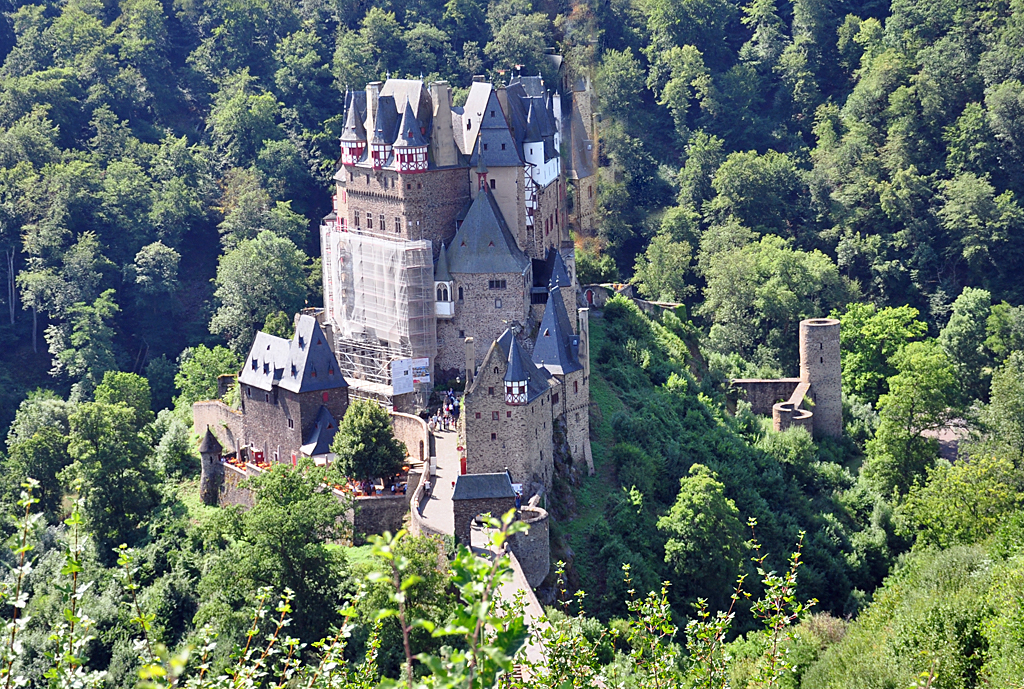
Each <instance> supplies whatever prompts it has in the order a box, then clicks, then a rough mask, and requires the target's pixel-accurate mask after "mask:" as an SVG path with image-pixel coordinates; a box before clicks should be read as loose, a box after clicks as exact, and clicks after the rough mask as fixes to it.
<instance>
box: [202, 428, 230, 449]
mask: <svg viewBox="0 0 1024 689" xmlns="http://www.w3.org/2000/svg"><path fill="white" fill-rule="evenodd" d="M223 449H224V448H223V447H222V446H221V444H220V442H218V440H217V436H215V435H214V434H213V433H212V432H211V431H210V427H209V426H207V427H206V435H204V436H203V440H202V442H201V443H199V454H203V455H219V454H220V452H221V450H223Z"/></svg>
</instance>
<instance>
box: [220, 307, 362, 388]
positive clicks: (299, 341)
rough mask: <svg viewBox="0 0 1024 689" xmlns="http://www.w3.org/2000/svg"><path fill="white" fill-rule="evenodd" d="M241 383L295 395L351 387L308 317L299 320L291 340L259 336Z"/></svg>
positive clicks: (315, 323) (239, 377)
mask: <svg viewBox="0 0 1024 689" xmlns="http://www.w3.org/2000/svg"><path fill="white" fill-rule="evenodd" d="M238 382H239V383H241V384H242V385H251V386H252V387H254V388H259V389H260V390H267V391H270V390H271V389H273V387H274V386H275V385H276V386H278V387H280V388H281V389H284V390H288V391H290V392H296V393H298V392H310V391H316V390H333V389H335V388H343V387H348V383H347V382H345V378H344V377H343V376H342V375H341V368H340V367H339V366H338V360H337V358H335V356H334V352H333V351H331V347H330V344H329V343H328V341H327V336H326V335H324V331H323V330H322V329H321V328H320V324H319V323H318V322H317V320H316V319H315V318H313V317H312V316H307V315H302V316H299V320H298V323H296V326H295V335H293V336H292V339H290V340H286V339H284V338H283V337H276V336H274V335H268V334H267V333H265V332H258V333H256V339H255V340H254V341H253V343H252V347H251V348H250V349H249V355H248V356H247V357H246V359H245V362H244V364H243V365H242V371H241V373H239V374H238Z"/></svg>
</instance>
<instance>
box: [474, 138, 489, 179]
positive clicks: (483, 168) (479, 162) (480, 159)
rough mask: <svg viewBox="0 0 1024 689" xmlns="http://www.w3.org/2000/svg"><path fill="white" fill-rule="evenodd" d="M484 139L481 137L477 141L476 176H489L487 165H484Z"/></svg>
mask: <svg viewBox="0 0 1024 689" xmlns="http://www.w3.org/2000/svg"><path fill="white" fill-rule="evenodd" d="M483 138H484V137H483V136H480V137H479V138H478V139H477V140H476V174H478V175H486V174H487V165H486V164H485V163H484V147H483V143H482V141H483Z"/></svg>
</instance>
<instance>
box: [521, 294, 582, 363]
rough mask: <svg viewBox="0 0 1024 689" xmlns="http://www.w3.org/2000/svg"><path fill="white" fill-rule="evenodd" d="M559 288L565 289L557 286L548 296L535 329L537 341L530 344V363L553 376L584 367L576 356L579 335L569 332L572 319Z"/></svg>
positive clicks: (578, 346)
mask: <svg viewBox="0 0 1024 689" xmlns="http://www.w3.org/2000/svg"><path fill="white" fill-rule="evenodd" d="M561 289H564V288H557V287H556V288H554V289H552V290H551V292H550V294H549V295H548V303H547V305H546V306H545V307H544V317H543V318H542V319H541V321H540V329H539V330H538V331H537V342H536V344H534V346H533V363H534V364H536V365H537V366H541V367H543V368H545V369H546V370H547V371H548V373H550V374H552V375H556V376H564V375H565V374H567V373H573V372H574V371H579V370H580V369H581V368H583V366H582V364H580V359H579V349H580V338H579V335H576V334H575V333H573V331H572V321H570V320H569V314H568V312H566V310H565V303H564V302H563V301H562V295H561V294H560V292H561Z"/></svg>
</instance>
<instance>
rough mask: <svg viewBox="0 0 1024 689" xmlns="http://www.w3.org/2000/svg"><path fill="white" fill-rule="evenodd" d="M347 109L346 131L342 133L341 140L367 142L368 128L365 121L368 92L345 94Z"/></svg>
mask: <svg viewBox="0 0 1024 689" xmlns="http://www.w3.org/2000/svg"><path fill="white" fill-rule="evenodd" d="M359 96H362V98H359ZM360 101H362V102H361V103H360ZM345 107H346V108H347V109H348V115H347V116H346V118H345V129H344V130H342V132H341V140H342V141H366V127H364V126H363V120H365V119H366V92H365V91H361V92H360V91H355V92H352V91H349V92H348V93H347V94H345Z"/></svg>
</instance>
